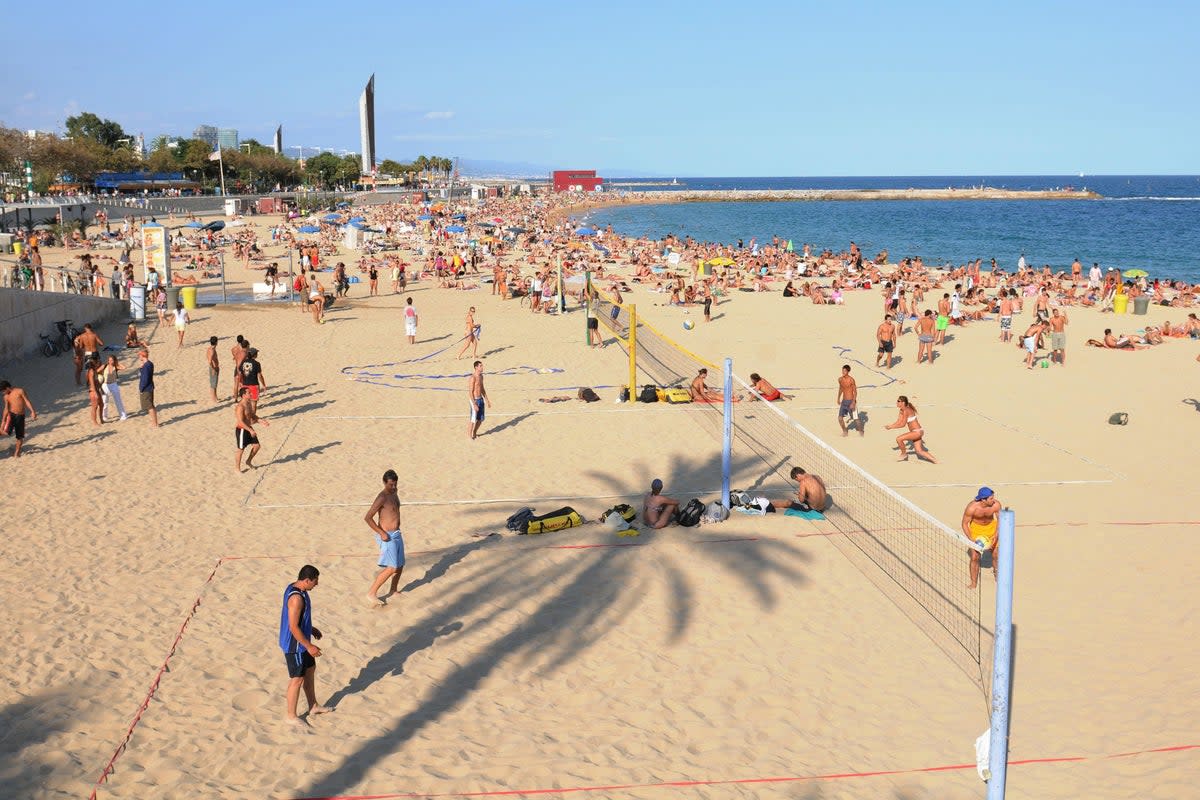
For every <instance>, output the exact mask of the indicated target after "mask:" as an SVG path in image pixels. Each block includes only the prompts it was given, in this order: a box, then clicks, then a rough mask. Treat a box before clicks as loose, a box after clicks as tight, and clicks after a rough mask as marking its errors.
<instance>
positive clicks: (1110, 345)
mask: <svg viewBox="0 0 1200 800" xmlns="http://www.w3.org/2000/svg"><path fill="white" fill-rule="evenodd" d="M1087 343H1088V346H1089V347H1103V348H1105V349H1106V350H1121V349H1126V350H1144V349H1145V348H1144V347H1138V346H1137V345H1136V344H1135V343H1134V340H1133V339H1132V338H1131V337H1128V336H1126V335H1124V334H1121V336H1120V337H1119V338H1118V337H1116V336H1113V332H1112V328H1105V329H1104V340H1103V341H1097V340H1095V339H1088V340H1087Z"/></svg>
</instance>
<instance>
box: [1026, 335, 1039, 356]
mask: <svg viewBox="0 0 1200 800" xmlns="http://www.w3.org/2000/svg"><path fill="white" fill-rule="evenodd" d="M1025 349H1026V350H1028V351H1029V352H1031V353H1035V352H1037V337H1036V336H1026V337H1025Z"/></svg>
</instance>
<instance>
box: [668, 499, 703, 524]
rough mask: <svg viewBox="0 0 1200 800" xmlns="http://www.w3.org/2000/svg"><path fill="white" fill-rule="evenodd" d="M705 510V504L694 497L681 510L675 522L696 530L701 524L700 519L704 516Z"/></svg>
mask: <svg viewBox="0 0 1200 800" xmlns="http://www.w3.org/2000/svg"><path fill="white" fill-rule="evenodd" d="M705 508H706V506H705V505H704V503H702V502H701V501H699V500H697V499H696V498H694V497H693V498H692V499H691V500H688V501H687V503H686V504H685V505H684V506H682V507H681V508H680V509H679V513H678V514H677V515H676V517H675V522H677V523H678V524H680V525H682V526H683V527H685V528H694V527H696V526H697V525H699V524H700V518H701V517H703V516H704V511H705Z"/></svg>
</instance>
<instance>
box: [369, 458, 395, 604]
mask: <svg viewBox="0 0 1200 800" xmlns="http://www.w3.org/2000/svg"><path fill="white" fill-rule="evenodd" d="M399 480H400V478H399V477H398V476H397V475H396V471H395V470H394V469H389V470H388V471H387V472H385V473H383V491H381V492H380V493H379V494H378V495H377V496H376V498H375V502H374V503H372V504H371V508H370V509H369V510H368V511H367V513H366V516H364V517H363V520H365V521H366V523H367V527H369V528H370V529H371V530H372V532H374V534H375V535H376V536H378V537H379V566H380V567H382V569H381V570H380V571H379V574H378V575H376V576H375V581H374V582H373V583H372V584H371V588H370V590H368V592H367V602H369V603H370V604H371V605H372V606H382V605H386V604H387V603H386V601H385V600H384V599H383V598H382V597H380V596H379V589H380V587H382V586H383V582H384V581H386V580H387V579H388V578H391V579H392V588H391V591H389V592H388V593H387V596H388V597H391V596H392V595H394V594H397V593H398V592H399V591H400V589H399V585H400V575H401V573H403V572H404V538H403V537H402V536H401V535H400V496H399V495H398V494H397V493H396V484H397V483H398V482H399Z"/></svg>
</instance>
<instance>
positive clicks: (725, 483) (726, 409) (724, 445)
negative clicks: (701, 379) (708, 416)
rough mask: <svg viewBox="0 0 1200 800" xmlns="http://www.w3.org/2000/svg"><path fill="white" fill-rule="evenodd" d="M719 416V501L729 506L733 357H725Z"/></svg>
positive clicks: (731, 461)
mask: <svg viewBox="0 0 1200 800" xmlns="http://www.w3.org/2000/svg"><path fill="white" fill-rule="evenodd" d="M723 391H724V395H723V396H724V398H725V399H724V400H723V402H722V404H721V405H722V408H721V412H722V413H721V416H722V417H723V419H722V420H721V503H722V504H723V505H724V506H725V507H726V508H729V507H730V506H729V478H730V475H729V473H730V471H731V468H732V464H733V359H732V358H726V359H725V386H724V387H723Z"/></svg>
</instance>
